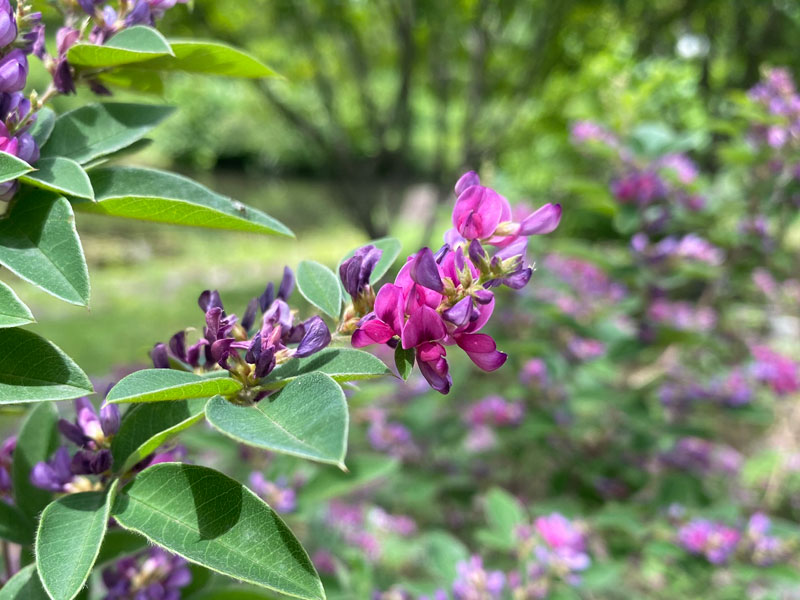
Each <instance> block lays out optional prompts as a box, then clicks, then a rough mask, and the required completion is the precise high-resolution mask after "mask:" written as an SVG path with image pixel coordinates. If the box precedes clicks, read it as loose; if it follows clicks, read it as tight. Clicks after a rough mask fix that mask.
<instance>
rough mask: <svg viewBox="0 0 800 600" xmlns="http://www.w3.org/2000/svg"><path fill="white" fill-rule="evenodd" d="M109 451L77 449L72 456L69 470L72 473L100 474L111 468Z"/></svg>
mask: <svg viewBox="0 0 800 600" xmlns="http://www.w3.org/2000/svg"><path fill="white" fill-rule="evenodd" d="M111 462H112V458H111V451H110V450H105V449H104V450H100V451H99V452H91V451H89V450H79V451H78V452H77V453H76V454H75V456H73V457H72V463H71V464H70V470H71V471H72V474H73V475H100V474H102V473H105V472H106V471H108V470H109V469H110V468H111Z"/></svg>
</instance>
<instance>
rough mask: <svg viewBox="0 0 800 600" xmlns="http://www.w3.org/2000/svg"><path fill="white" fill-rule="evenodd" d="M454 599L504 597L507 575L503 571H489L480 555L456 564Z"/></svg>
mask: <svg viewBox="0 0 800 600" xmlns="http://www.w3.org/2000/svg"><path fill="white" fill-rule="evenodd" d="M456 573H457V575H456V579H455V581H453V599H454V600H496V599H499V598H501V597H502V593H503V590H504V589H505V586H506V576H505V574H504V573H503V572H502V571H487V570H486V569H485V568H484V566H483V559H482V558H481V557H480V556H478V555H473V556H471V557H470V558H469V559H468V560H465V561H461V562H460V563H458V564H457V565H456Z"/></svg>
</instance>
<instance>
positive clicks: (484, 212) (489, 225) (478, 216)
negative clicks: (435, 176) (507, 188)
mask: <svg viewBox="0 0 800 600" xmlns="http://www.w3.org/2000/svg"><path fill="white" fill-rule="evenodd" d="M506 204H508V201H507V200H506V199H505V198H503V197H502V196H501V195H500V194H498V193H497V192H495V191H494V190H493V189H491V188H487V187H484V186H482V185H473V186H471V187H468V188H467V189H466V190H464V192H463V193H462V194H461V195H459V197H458V200H456V205H455V208H454V209H453V225H455V227H456V229H458V231H459V233H461V235H463V236H464V237H466V238H467V239H474V238H475V237H479V238H487V237H489V236H491V235H492V234H493V233H494V230H495V229H497V225H498V224H499V223H500V219H501V218H502V216H503V213H504V210H503V209H504V207H505V205H506ZM468 233H469V234H470V235H468Z"/></svg>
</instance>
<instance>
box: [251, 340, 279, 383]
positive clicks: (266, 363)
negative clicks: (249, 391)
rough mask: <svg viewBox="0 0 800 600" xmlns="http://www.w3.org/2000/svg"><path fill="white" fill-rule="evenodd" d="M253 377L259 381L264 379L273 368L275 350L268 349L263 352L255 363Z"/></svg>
mask: <svg viewBox="0 0 800 600" xmlns="http://www.w3.org/2000/svg"><path fill="white" fill-rule="evenodd" d="M255 365H256V368H255V376H256V377H258V378H259V379H260V378H261V377H266V376H267V375H269V374H270V373H271V372H272V369H274V368H275V348H274V347H269V348H267V349H266V350H263V351H262V352H261V354H260V355H259V356H258V360H256V362H255Z"/></svg>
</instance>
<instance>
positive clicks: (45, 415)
mask: <svg viewBox="0 0 800 600" xmlns="http://www.w3.org/2000/svg"><path fill="white" fill-rule="evenodd" d="M12 347H13V346H12ZM57 422H58V410H57V409H56V407H55V404H50V403H48V404H40V405H38V406H35V407H34V408H33V410H31V411H30V413H28V416H27V417H26V418H25V421H24V422H23V423H22V427H21V428H20V430H19V436H18V437H17V445H16V447H15V448H14V455H13V460H14V466H13V468H12V480H13V482H14V486H13V488H14V503H15V504H16V505H17V506H18V507H19V508H20V509H21V510H22V512H24V513H25V514H26V515H28V517H29V518H31V519H34V518H37V517H38V516H39V512H41V510H42V509H43V508H44V507H45V506H47V504H48V503H49V502H50V498H51V494H50V492H47V491H45V490H42V489H39V488H38V487H36V486H35V485H33V484H32V483H31V480H30V476H31V470H32V469H33V467H34V465H35V464H36V463H38V462H41V461H44V460H47V459H49V458H50V456H51V455H52V454H53V452H55V450H56V448H58V442H59V436H58V429H56V423H57Z"/></svg>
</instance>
